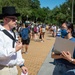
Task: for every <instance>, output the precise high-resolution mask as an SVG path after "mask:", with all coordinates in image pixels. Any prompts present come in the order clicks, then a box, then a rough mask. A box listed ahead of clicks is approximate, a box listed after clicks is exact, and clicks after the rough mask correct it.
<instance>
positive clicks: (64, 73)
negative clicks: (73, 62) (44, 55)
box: [53, 64, 75, 75]
mask: <svg viewBox="0 0 75 75" xmlns="http://www.w3.org/2000/svg"><path fill="white" fill-rule="evenodd" d="M53 75H75V67H73V66H66V65H64V64H57V65H56V66H55V68H54V71H53Z"/></svg>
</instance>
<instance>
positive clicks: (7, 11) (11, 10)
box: [0, 6, 20, 18]
mask: <svg viewBox="0 0 75 75" xmlns="http://www.w3.org/2000/svg"><path fill="white" fill-rule="evenodd" d="M5 16H16V17H18V16H20V13H16V10H15V7H13V6H10V7H3V8H2V14H0V18H3V17H5Z"/></svg>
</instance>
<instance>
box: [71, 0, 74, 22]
mask: <svg viewBox="0 0 75 75" xmlns="http://www.w3.org/2000/svg"><path fill="white" fill-rule="evenodd" d="M73 7H74V0H72V18H71V22H72V23H73Z"/></svg>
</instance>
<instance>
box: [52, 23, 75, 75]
mask: <svg viewBox="0 0 75 75" xmlns="http://www.w3.org/2000/svg"><path fill="white" fill-rule="evenodd" d="M73 35H74V28H73V24H72V23H71V22H64V23H63V24H62V28H61V36H62V38H64V39H68V40H71V41H72V42H75V38H74V37H73ZM51 57H52V58H54V61H55V68H54V72H53V75H75V50H74V53H73V57H72V55H71V53H70V52H69V51H67V52H65V50H63V51H62V53H61V54H59V55H57V54H55V53H54V51H53V50H52V55H51Z"/></svg>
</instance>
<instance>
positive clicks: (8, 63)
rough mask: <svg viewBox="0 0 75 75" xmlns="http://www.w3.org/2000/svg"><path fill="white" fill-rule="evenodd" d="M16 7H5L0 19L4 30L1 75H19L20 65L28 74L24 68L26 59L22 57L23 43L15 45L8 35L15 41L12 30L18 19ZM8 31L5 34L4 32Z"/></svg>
mask: <svg viewBox="0 0 75 75" xmlns="http://www.w3.org/2000/svg"><path fill="white" fill-rule="evenodd" d="M18 16H20V14H19V13H16V10H15V7H12V6H11V7H3V8H2V14H0V18H2V19H3V22H4V24H3V28H2V29H1V31H0V75H18V72H17V68H16V65H19V66H20V68H21V69H22V72H23V73H24V74H26V73H27V72H28V70H27V68H26V67H25V66H24V59H23V58H22V55H21V48H22V43H21V42H18V41H17V42H16V41H15V43H14V46H12V45H13V39H11V38H10V37H9V35H7V34H8V33H9V34H10V35H11V36H12V37H13V38H14V39H15V37H14V34H13V32H12V29H13V28H14V27H15V26H16V22H17V17H18ZM4 30H5V31H6V33H7V34H5V33H4V32H3V31H4Z"/></svg>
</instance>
